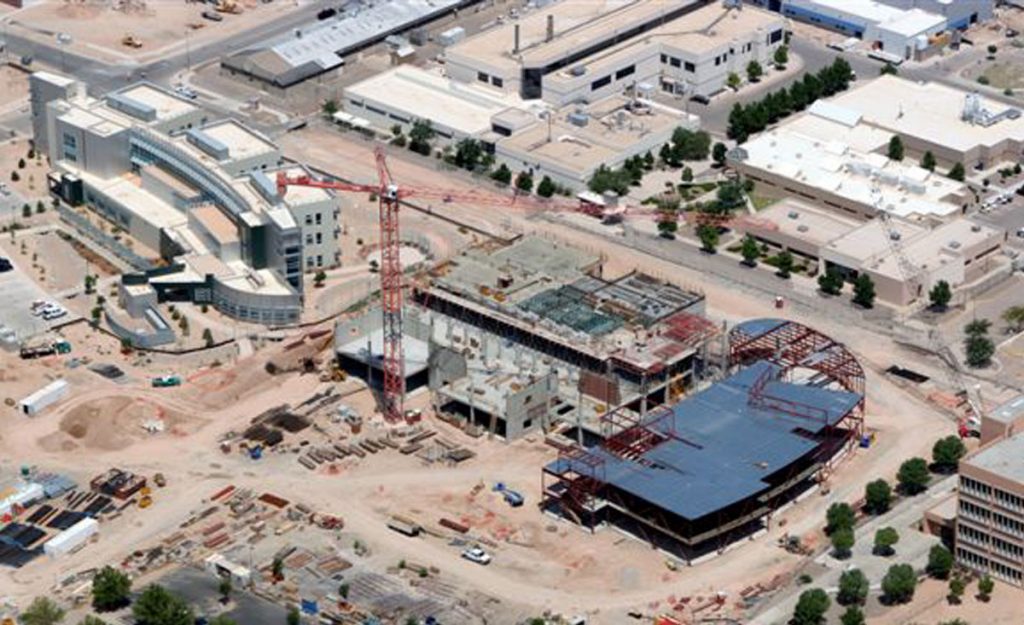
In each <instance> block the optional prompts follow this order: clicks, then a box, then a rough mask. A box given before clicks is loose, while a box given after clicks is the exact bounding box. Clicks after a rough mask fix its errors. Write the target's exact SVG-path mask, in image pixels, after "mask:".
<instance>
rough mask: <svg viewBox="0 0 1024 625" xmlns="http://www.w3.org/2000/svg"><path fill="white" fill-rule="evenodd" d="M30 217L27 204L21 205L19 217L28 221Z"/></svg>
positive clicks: (30, 210) (30, 212)
mask: <svg viewBox="0 0 1024 625" xmlns="http://www.w3.org/2000/svg"><path fill="white" fill-rule="evenodd" d="M31 216H32V207H31V206H29V204H28V203H25V204H22V205H21V217H22V219H28V218H29V217H31Z"/></svg>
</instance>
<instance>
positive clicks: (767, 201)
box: [750, 193, 779, 211]
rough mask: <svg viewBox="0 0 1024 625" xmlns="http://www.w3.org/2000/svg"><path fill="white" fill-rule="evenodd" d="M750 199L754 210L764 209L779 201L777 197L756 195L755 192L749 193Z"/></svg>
mask: <svg viewBox="0 0 1024 625" xmlns="http://www.w3.org/2000/svg"><path fill="white" fill-rule="evenodd" d="M750 201H751V203H752V204H753V205H754V210H759V211H760V210H764V209H766V208H768V207H769V206H771V205H772V204H775V203H776V202H778V201H779V199H778V198H774V197H768V196H766V195H757V194H756V193H752V194H750Z"/></svg>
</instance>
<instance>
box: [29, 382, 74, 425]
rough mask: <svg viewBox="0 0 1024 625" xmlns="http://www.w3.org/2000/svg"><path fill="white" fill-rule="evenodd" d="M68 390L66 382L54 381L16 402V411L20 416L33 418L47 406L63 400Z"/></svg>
mask: <svg viewBox="0 0 1024 625" xmlns="http://www.w3.org/2000/svg"><path fill="white" fill-rule="evenodd" d="M69 388H70V387H69V386H68V383H67V380H63V379H62V380H54V381H53V382H50V383H49V384H47V385H46V386H44V387H43V388H41V389H39V390H38V391H36V392H35V393H32V394H31V395H29V396H28V397H26V398H25V399H23V400H21V401H20V402H18V409H19V410H21V412H22V414H25V415H28V416H30V417H33V416H35V415H37V414H39V413H40V412H41V411H43V410H45V409H46V407H47V406H50V405H51V404H55V403H57V402H59V401H60V400H62V399H64V398H65V397H66V396H67V394H68V389H69Z"/></svg>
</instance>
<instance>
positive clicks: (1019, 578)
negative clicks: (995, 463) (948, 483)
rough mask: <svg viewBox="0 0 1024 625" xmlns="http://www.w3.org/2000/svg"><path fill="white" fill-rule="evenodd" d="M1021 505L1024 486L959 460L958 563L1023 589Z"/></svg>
mask: <svg viewBox="0 0 1024 625" xmlns="http://www.w3.org/2000/svg"><path fill="white" fill-rule="evenodd" d="M1014 498H1015V499H1014ZM1014 501H1016V502H1017V503H1013V502H1014ZM1022 502H1024V484H1021V483H1020V482H1016V481H1012V480H1009V479H1007V478H1004V477H1002V476H999V475H995V474H993V473H990V472H989V471H986V470H984V469H981V468H979V467H976V466H974V465H973V464H971V461H970V459H969V458H968V459H967V460H964V461H961V463H960V489H959V513H958V516H957V536H956V547H955V550H954V553H955V555H956V559H957V562H958V563H959V564H961V565H962V566H965V567H967V568H970V569H972V570H975V571H979V572H982V573H988V574H990V575H991V576H992V577H994V578H997V579H1000V580H1002V581H1005V582H1007V583H1010V584H1012V585H1014V586H1018V587H1022V586H1024V505H1022ZM1008 551H1010V553H1007V552H1008Z"/></svg>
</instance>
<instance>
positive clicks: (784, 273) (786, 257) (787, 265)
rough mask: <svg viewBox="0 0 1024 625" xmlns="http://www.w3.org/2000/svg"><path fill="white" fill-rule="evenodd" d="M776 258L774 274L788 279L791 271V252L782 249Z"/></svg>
mask: <svg viewBox="0 0 1024 625" xmlns="http://www.w3.org/2000/svg"><path fill="white" fill-rule="evenodd" d="M776 260H777V261H778V263H777V265H776V267H775V268H776V272H775V275H777V276H779V277H780V278H785V279H786V280H788V279H789V275H790V273H792V271H793V254H792V253H790V251H789V250H782V252H781V253H779V255H778V257H776Z"/></svg>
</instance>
